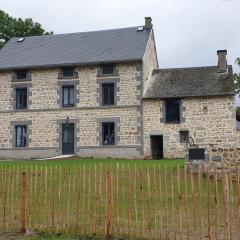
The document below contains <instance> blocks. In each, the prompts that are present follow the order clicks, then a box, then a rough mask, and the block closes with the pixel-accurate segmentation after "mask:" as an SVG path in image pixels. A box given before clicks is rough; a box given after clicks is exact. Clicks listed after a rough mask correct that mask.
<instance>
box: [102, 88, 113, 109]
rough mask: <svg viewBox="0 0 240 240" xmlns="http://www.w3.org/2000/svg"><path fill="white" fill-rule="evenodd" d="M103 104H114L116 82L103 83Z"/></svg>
mask: <svg viewBox="0 0 240 240" xmlns="http://www.w3.org/2000/svg"><path fill="white" fill-rule="evenodd" d="M102 105H103V106H106V105H114V83H103V84H102Z"/></svg>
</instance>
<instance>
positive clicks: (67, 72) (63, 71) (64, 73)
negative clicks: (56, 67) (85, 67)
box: [62, 67, 74, 78]
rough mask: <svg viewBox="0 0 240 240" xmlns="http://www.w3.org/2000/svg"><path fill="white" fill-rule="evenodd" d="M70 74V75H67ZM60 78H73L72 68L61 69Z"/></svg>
mask: <svg viewBox="0 0 240 240" xmlns="http://www.w3.org/2000/svg"><path fill="white" fill-rule="evenodd" d="M69 73H71V74H69ZM62 76H63V77H66V78H67V77H74V67H64V68H62Z"/></svg>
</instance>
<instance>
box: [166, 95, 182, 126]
mask: <svg viewBox="0 0 240 240" xmlns="http://www.w3.org/2000/svg"><path fill="white" fill-rule="evenodd" d="M176 110H177V111H176ZM180 122H181V100H180V99H175V98H174V99H165V123H173V124H178V123H180Z"/></svg>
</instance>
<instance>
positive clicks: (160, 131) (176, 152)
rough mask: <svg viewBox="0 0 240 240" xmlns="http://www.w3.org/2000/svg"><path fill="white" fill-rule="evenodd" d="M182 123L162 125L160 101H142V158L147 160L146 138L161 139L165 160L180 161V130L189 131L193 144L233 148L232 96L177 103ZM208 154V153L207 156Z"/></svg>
mask: <svg viewBox="0 0 240 240" xmlns="http://www.w3.org/2000/svg"><path fill="white" fill-rule="evenodd" d="M181 101H182V103H181V105H182V106H181V108H182V112H181V115H182V119H183V120H182V121H181V122H180V123H179V124H170V123H169V124H168V123H164V121H163V118H164V100H159V99H156V100H154V99H145V100H144V104H143V109H144V111H143V112H144V146H145V148H144V155H145V157H146V158H148V157H151V148H150V136H151V135H162V136H163V152H164V153H163V154H164V157H166V158H184V157H185V155H186V153H187V151H186V144H185V143H180V133H179V132H180V131H189V135H190V136H191V137H192V138H193V139H194V142H195V144H198V146H199V147H204V148H206V149H209V148H211V147H212V146H214V148H237V147H238V144H239V139H238V135H237V134H236V117H235V107H234V98H233V97H227V96H226V97H209V98H206V97H204V98H186V99H182V100H181ZM208 155H209V154H208Z"/></svg>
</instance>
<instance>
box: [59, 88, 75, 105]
mask: <svg viewBox="0 0 240 240" xmlns="http://www.w3.org/2000/svg"><path fill="white" fill-rule="evenodd" d="M65 89H67V91H68V99H67V102H68V103H67V104H65ZM70 89H73V91H72V94H73V96H72V99H73V102H72V103H70V100H71V95H70V94H71V90H70ZM74 106H75V86H74V85H63V86H62V107H63V108H65V107H74Z"/></svg>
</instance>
